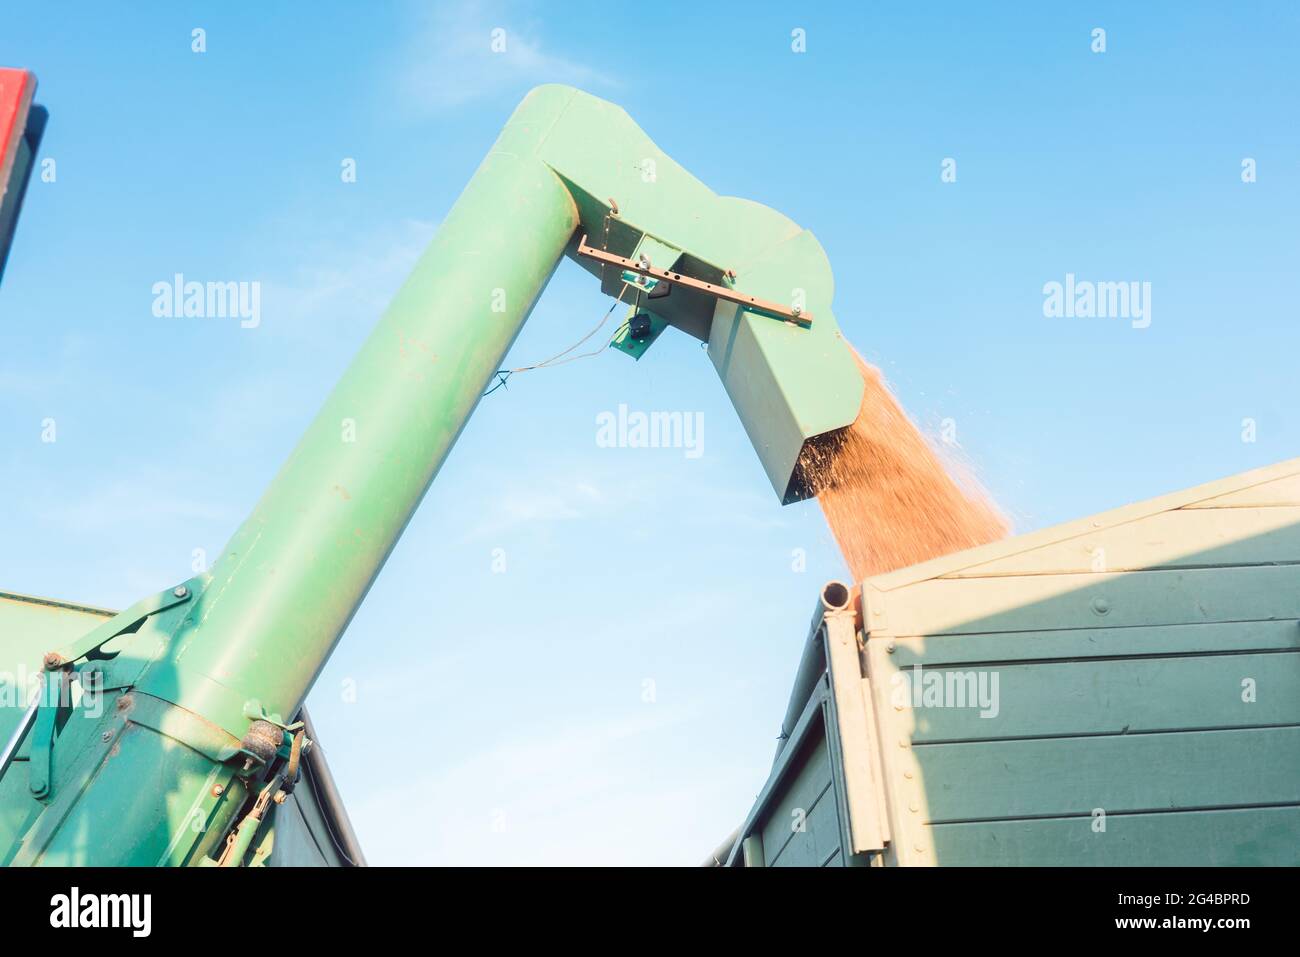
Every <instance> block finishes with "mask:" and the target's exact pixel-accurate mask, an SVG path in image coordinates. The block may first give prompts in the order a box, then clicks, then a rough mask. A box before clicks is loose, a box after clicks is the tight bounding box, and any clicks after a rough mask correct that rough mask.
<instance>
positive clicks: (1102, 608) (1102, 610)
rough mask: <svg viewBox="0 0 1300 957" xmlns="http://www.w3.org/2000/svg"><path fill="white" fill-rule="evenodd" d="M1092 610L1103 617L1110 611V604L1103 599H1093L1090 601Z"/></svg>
mask: <svg viewBox="0 0 1300 957" xmlns="http://www.w3.org/2000/svg"><path fill="white" fill-rule="evenodd" d="M1092 610H1093V611H1095V612H1096V613H1097V614H1099V615H1104V614H1106V613H1107V612H1108V611H1110V602H1108V601H1107V600H1106V599H1104V598H1094V599H1093V600H1092Z"/></svg>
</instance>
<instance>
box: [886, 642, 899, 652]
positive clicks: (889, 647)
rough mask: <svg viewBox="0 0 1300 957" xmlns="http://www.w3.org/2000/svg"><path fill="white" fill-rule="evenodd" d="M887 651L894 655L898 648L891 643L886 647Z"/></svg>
mask: <svg viewBox="0 0 1300 957" xmlns="http://www.w3.org/2000/svg"><path fill="white" fill-rule="evenodd" d="M885 650H886V651H887V652H889V653H890V654H891V655H892V654H893V653H894V652H895V651H897V650H898V646H897V645H895V644H894V643H893V642H892V641H891V642H890V643H889V644H888V645H887V646H886V647H885Z"/></svg>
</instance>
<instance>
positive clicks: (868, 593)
mask: <svg viewBox="0 0 1300 957" xmlns="http://www.w3.org/2000/svg"><path fill="white" fill-rule="evenodd" d="M860 613H861V619H860V628H861V630H860V631H858V632H857V633H856V634H854V632H853V631H852V630H850V631H849V632H848V635H850V637H849V638H847V639H842V640H841V641H840V643H839V645H840V647H839V648H838V650H837V646H836V644H835V642H834V640H833V639H834V629H831V628H828V629H826V630H825V631H824V635H823V636H824V639H825V640H826V641H827V645H826V647H827V660H828V662H829V667H828V669H827V675H826V676H825V677H824V679H823V684H822V685H820V686H819V687H822V688H824V689H825V693H826V694H827V695H828V696H829V698H830V704H829V706H828V707H827V708H826V709H824V711H823V713H825V714H826V715H828V717H829V724H828V725H827V727H830V728H831V731H832V733H831V734H830V735H829V738H830V740H829V741H828V743H827V744H826V745H825V746H824V747H823V749H822V750H823V752H824V753H825V755H826V756H827V757H828V758H829V759H830V768H829V770H830V772H831V774H830V776H831V777H832V779H833V780H834V786H833V787H831V788H830V789H829V791H828V792H827V794H828V795H835V794H838V795H840V800H841V801H842V803H843V814H842V815H841V829H840V834H839V839H840V841H841V843H842V844H843V846H844V853H843V854H841V856H840V859H842V860H843V861H844V862H845V863H883V864H899V865H975V864H994V865H998V864H1004V865H1092V864H1098V865H1100V864H1112V865H1147V864H1151V865H1155V864H1169V865H1195V864H1206V865H1252V864H1282V865H1287V864H1290V865H1294V864H1300V459H1297V460H1293V461H1289V462H1285V463H1281V464H1279V465H1276V466H1273V467H1270V468H1267V469H1260V470H1256V471H1254V472H1248V473H1245V474H1242V475H1239V476H1236V477H1234V478H1231V479H1225V480H1223V481H1220V482H1215V483H1211V484H1209V485H1205V486H1201V487H1199V488H1195V489H1191V490H1188V491H1186V492H1180V493H1176V494H1173V495H1168V496H1165V497H1163V498H1160V499H1156V500H1153V501H1150V502H1143V503H1138V504H1135V505H1130V506H1127V507H1125V508H1121V509H1117V510H1115V511H1112V512H1107V513H1104V514H1101V515H1097V516H1094V517H1092V518H1088V519H1084V520H1081V521H1078V522H1072V523H1069V524H1066V525H1063V526H1059V527H1056V528H1053V529H1048V530H1045V531H1041V532H1036V533H1032V534H1028V535H1023V536H1020V537H1017V538H1014V539H1010V540H1008V541H1006V542H1001V543H997V544H994V545H990V546H985V547H983V548H978V549H971V550H969V551H966V552H962V553H959V554H956V555H952V556H948V557H945V558H942V559H938V560H936V561H933V562H928V563H925V564H922V565H917V566H914V567H912V568H908V569H903V570H900V571H898V572H894V573H892V574H889V575H884V576H880V577H877V578H873V579H870V580H868V581H867V582H865V583H864V584H863V588H862V602H861V608H860ZM830 618H831V616H829V615H828V616H827V621H828V623H829V622H830ZM843 633H844V632H843V630H842V629H841V634H843ZM832 689H833V690H832ZM815 697H816V695H815V694H814V698H815ZM810 704H811V702H810ZM778 778H779V779H780V780H778ZM799 780H800V778H799V777H798V776H794V775H789V774H788V772H786V773H784V774H782V775H778V774H776V773H774V774H773V777H772V779H770V780H769V785H768V788H767V789H765V792H764V796H763V798H762V799H761V800H760V804H759V806H757V807H756V808H755V811H754V812H753V813H752V814H751V822H750V824H748V825H747V828H746V830H745V833H746V834H750V833H752V832H753V830H754V829H755V828H762V829H763V844H764V846H765V847H766V845H768V844H769V843H770V842H772V841H773V838H772V837H771V836H770V833H769V832H770V831H771V830H772V829H773V828H774V827H775V826H776V824H775V823H774V822H778V818H779V815H778V814H777V813H776V811H777V810H778V809H782V808H784V805H785V804H788V803H790V802H791V800H793V801H794V802H795V803H798V801H799V800H800V797H799V795H798V794H796V793H795V785H796V783H797V782H798V781H799ZM783 782H789V783H783ZM769 792H770V793H769ZM779 823H780V824H781V826H784V827H786V828H789V826H790V825H789V823H788V819H781V820H780V821H779ZM810 840H812V839H811V838H809V836H808V835H807V834H806V833H804V834H800V835H798V836H797V837H796V839H795V840H794V844H793V846H795V847H798V846H799V843H800V842H802V843H804V844H807V843H809V842H810ZM816 846H817V848H818V852H819V853H820V852H821V850H822V849H824V848H823V846H824V847H826V848H828V847H829V843H828V842H827V841H826V840H825V839H821V840H820V843H818V844H816ZM853 851H857V852H858V853H857V854H854V853H852V852H853ZM784 853H785V854H789V853H790V851H789V850H787V851H785V852H784ZM828 853H829V852H828ZM814 856H815V855H814ZM764 857H765V858H767V860H765V863H777V864H779V863H781V859H780V858H779V857H777V858H773V857H772V855H771V854H770V853H765V855H764ZM795 860H796V859H795V858H792V859H791V861H790V862H791V863H794V862H795ZM736 862H737V863H738V862H739V859H738V858H737V860H736ZM799 862H800V863H803V862H804V861H803V860H799ZM755 863H757V861H755Z"/></svg>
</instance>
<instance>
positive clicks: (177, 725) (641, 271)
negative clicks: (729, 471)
mask: <svg viewBox="0 0 1300 957" xmlns="http://www.w3.org/2000/svg"><path fill="white" fill-rule="evenodd" d="M565 255H567V256H569V257H570V258H572V259H574V260H575V261H577V262H578V263H579V264H580V265H582V266H583V267H584V268H586V269H587V270H588V271H589V272H591V273H592V274H593V275H595V276H597V277H598V278H599V279H600V281H601V286H602V289H603V290H604V291H606V292H607V293H609V294H610V295H612V296H619V295H620V294H621V293H623V292H625V291H626V290H629V289H630V290H634V291H635V292H636V293H637V295H636V297H635V298H636V299H637V300H638V301H639V302H640V304H641V308H639V309H637V310H635V313H636V315H635V317H634V321H629V323H628V324H627V326H626V327H624V328H623V329H622V331H621V332H620V335H619V337H618V339H617V341H616V342H615V343H614V345H615V346H616V347H617V348H619V349H621V350H622V351H624V352H627V353H629V354H631V355H633V356H634V357H638V358H639V356H640V355H641V354H642V353H643V352H644V351H645V349H646V348H648V347H649V346H650V344H651V343H652V342H653V341H654V339H655V338H656V337H657V336H658V335H659V334H660V332H662V331H663V329H664V328H665V327H666V326H668V325H672V326H676V327H677V328H679V329H681V330H682V331H684V332H686V333H688V334H690V335H693V336H696V337H697V338H699V339H701V340H703V341H705V342H707V343H708V353H709V356H710V358H711V359H712V361H713V364H714V366H715V367H716V368H717V371H718V374H719V376H720V377H721V379H722V383H723V385H724V387H725V388H726V390H727V393H728V395H729V396H730V397H731V400H732V402H733V403H734V404H735V406H736V410H737V412H738V413H739V415H740V420H741V422H742V423H743V424H744V427H745V430H746V431H747V433H748V434H749V436H750V439H751V440H752V442H753V444H754V447H755V449H756V450H757V452H758V455H759V458H760V459H761V461H762V464H763V467H764V469H765V470H766V472H767V475H768V477H769V479H770V480H771V482H772V485H773V487H774V488H775V490H776V493H777V495H778V496H779V497H780V499H781V501H782V502H792V501H796V500H798V499H800V498H804V497H806V496H807V495H808V494H809V489H808V488H807V484H806V482H805V480H804V477H803V476H802V475H801V474H800V472H799V469H798V459H799V452H800V450H801V449H802V447H803V445H804V443H805V442H807V441H808V440H809V439H811V438H813V437H815V436H818V435H822V434H824V433H828V432H832V431H834V430H837V429H840V428H843V427H845V426H847V425H848V424H850V423H851V422H852V421H853V420H854V418H855V417H856V415H857V412H858V408H859V404H860V402H861V400H862V394H863V383H862V380H861V377H860V374H859V372H858V370H857V368H856V365H855V363H854V360H853V357H852V355H851V353H850V351H849V349H848V348H847V345H846V344H845V342H844V341H843V339H842V338H841V336H840V333H839V329H838V328H837V326H836V324H835V319H834V317H833V315H832V313H831V298H832V293H833V287H832V278H831V271H830V268H829V265H828V263H827V260H826V256H825V253H824V252H823V251H822V248H821V246H820V245H819V244H818V242H817V240H816V239H814V238H813V236H812V234H811V233H810V232H808V231H807V230H804V229H802V228H801V227H799V226H798V225H796V224H795V223H793V222H791V221H790V220H789V219H787V218H786V217H784V216H782V215H781V214H780V213H777V212H775V211H774V210H771V209H769V208H767V207H765V206H762V205H759V204H757V203H754V202H750V201H747V200H742V199H735V198H731V197H723V196H718V195H716V194H714V193H713V192H711V191H710V190H709V189H708V188H706V187H705V186H704V185H703V184H702V183H700V182H699V181H698V180H696V179H695V178H694V177H692V176H691V175H690V174H689V173H687V172H686V171H685V170H684V169H683V168H682V167H680V166H679V165H677V164H676V163H675V162H673V161H672V160H671V159H670V158H668V157H667V156H665V155H664V154H663V153H662V152H661V151H660V150H659V148H658V147H656V146H655V144H654V143H653V142H652V141H651V140H650V138H649V137H647V136H646V135H645V133H644V132H642V130H641V129H640V128H639V127H637V125H636V124H635V123H633V122H632V120H631V119H630V118H629V117H628V115H627V114H626V113H625V112H624V111H623V110H622V109H620V108H619V107H617V106H615V105H613V104H611V103H607V102H605V101H603V100H600V99H597V98H595V97H592V96H589V95H587V94H585V93H582V92H580V91H578V90H575V89H572V88H569V87H564V86H543V87H539V88H537V89H535V90H533V91H532V92H531V93H529V94H528V96H527V97H525V99H524V100H523V102H522V103H521V104H520V105H519V107H518V108H517V109H516V110H515V112H514V114H513V115H512V116H511V118H510V120H509V122H507V124H506V126H505V128H504V129H503V130H502V132H501V135H500V137H499V138H498V139H497V141H496V143H495V144H494V145H493V147H492V149H491V150H490V152H489V153H488V155H487V157H486V158H485V159H484V160H483V162H482V164H481V165H480V166H479V168H478V170H477V172H476V173H475V174H474V177H473V178H472V179H471V180H470V182H469V184H468V185H467V186H466V187H465V190H464V192H463V193H462V194H461V196H460V198H459V199H458V200H457V201H456V204H455V205H454V206H453V207H452V209H451V211H450V212H449V213H448V214H447V217H446V219H445V220H444V222H443V223H442V225H441V227H440V228H439V229H438V232H437V235H436V236H435V237H434V239H433V241H432V243H431V244H430V246H429V248H428V249H427V250H426V251H425V253H424V255H423V256H422V257H421V259H420V260H419V263H418V264H417V265H416V267H415V270H414V272H413V273H412V275H411V277H410V278H409V279H408V280H407V282H406V284H405V285H404V286H403V287H402V289H401V290H400V291H399V292H398V294H397V296H396V298H395V299H394V301H393V303H392V305H391V306H390V307H389V309H388V311H387V312H386V313H385V314H384V316H383V317H382V319H381V320H380V321H379V324H378V325H377V326H376V328H375V330H374V332H373V333H372V334H371V336H370V338H369V339H368V340H367V342H366V343H365V345H364V346H363V347H362V349H361V352H360V353H359V355H358V356H357V357H356V359H355V360H354V361H353V363H352V365H351V367H350V368H349V369H348V370H347V372H346V373H345V374H344V375H343V378H342V379H341V380H340V382H339V383H338V385H337V386H336V387H335V389H334V391H333V393H332V394H331V395H330V396H329V398H328V399H327V400H326V401H325V405H324V408H322V410H321V412H320V414H319V415H318V416H317V417H316V419H315V421H314V422H313V423H312V424H311V426H310V427H309V428H308V429H307V432H306V434H305V435H304V436H303V437H302V439H301V441H299V443H298V446H297V448H295V449H294V451H293V453H292V454H291V455H290V457H289V460H288V461H287V462H286V463H285V465H284V467H283V468H282V469H281V470H280V472H279V474H278V475H277V476H276V478H275V480H274V481H273V482H272V483H271V486H270V488H269V489H267V491H266V493H265V494H264V495H263V497H262V499H261V501H260V502H259V503H258V504H257V507H256V508H255V509H254V511H253V513H252V515H250V516H249V518H248V519H247V520H246V521H245V522H244V524H243V525H242V526H241V527H240V528H239V530H238V531H237V532H236V533H235V535H234V537H233V538H232V539H231V541H230V543H229V545H228V546H227V547H226V549H225V550H224V551H223V553H222V554H221V556H220V558H219V559H218V561H217V562H216V563H215V565H214V566H213V568H212V569H211V572H210V573H209V574H204V575H201V576H198V577H196V578H193V579H191V580H189V581H186V582H184V583H182V584H180V585H178V586H176V587H175V588H173V589H168V590H167V591H165V592H163V593H161V594H160V595H157V596H154V597H151V598H146V599H145V600H143V601H142V602H140V603H138V604H137V605H135V606H133V607H132V608H131V609H128V610H127V611H125V612H123V613H121V614H120V615H118V616H116V617H114V618H112V619H109V620H108V621H106V622H104V623H103V624H101V625H100V626H99V627H97V628H96V629H95V630H94V631H93V632H91V633H90V634H88V635H86V636H85V637H83V638H81V639H80V640H78V641H76V642H73V643H71V644H69V645H68V646H66V647H62V648H52V649H48V652H47V653H46V655H45V660H44V664H43V676H44V680H43V689H44V690H43V694H42V697H41V700H40V701H39V702H38V704H37V705H35V706H33V708H32V709H31V710H30V711H29V712H28V713H27V714H26V715H25V716H24V717H23V718H22V719H21V720H10V721H9V722H8V725H9V726H11V727H14V728H16V730H15V732H14V734H13V735H12V736H11V737H10V742H9V746H8V747H7V748H6V751H5V756H4V762H3V767H0V774H2V775H3V777H0V852H2V853H3V855H4V857H3V860H5V861H6V862H8V863H16V864H101V865H124V864H143V865H153V864H211V863H217V862H220V863H222V864H228V865H229V864H240V863H244V862H245V861H244V855H245V854H246V851H247V848H248V847H249V845H250V842H251V841H252V838H253V835H254V834H255V832H256V831H257V828H258V825H259V824H260V822H261V821H262V819H263V817H264V815H265V814H266V813H267V811H268V808H270V807H271V802H272V801H274V800H276V799H277V798H278V796H280V795H282V793H283V792H284V791H286V790H288V789H291V788H292V786H293V783H294V781H295V780H296V778H297V768H298V762H299V761H300V760H301V758H302V755H303V753H304V749H306V748H309V746H310V745H309V742H308V741H307V740H306V738H305V736H304V733H303V732H304V728H303V726H302V722H301V720H300V712H301V709H302V705H303V701H304V699H305V697H306V695H307V692H308V690H309V689H310V688H311V686H312V683H313V682H314V681H315V679H316V676H317V675H318V674H319V673H320V671H321V669H322V667H323V666H324V664H325V662H326V660H327V659H328V657H329V655H330V652H331V651H332V650H333V648H334V646H335V644H336V643H337V642H338V640H339V637H340V636H341V635H342V634H343V631H344V629H345V628H346V627H347V624H348V622H349V621H350V620H351V618H352V616H353V614H354V613H355V612H356V609H357V607H358V606H359V605H360V603H361V601H362V599H363V598H364V597H365V594H366V591H367V590H368V589H369V587H370V584H371V582H373V581H374V579H375V576H376V575H377V574H378V573H379V570H380V568H381V567H382V566H383V563H384V560H385V559H386V558H387V556H388V554H389V552H390V551H391V550H392V548H393V546H394V544H395V543H396V542H397V539H398V537H399V536H400V535H401V533H402V530H403V528H404V527H405V525H406V523H407V521H408V520H409V519H410V517H411V514H412V512H413V511H414V510H415V508H416V506H417V505H418V504H419V502H420V499H421V498H422V496H423V495H424V493H425V491H426V490H427V489H428V487H429V485H430V483H431V482H432V481H433V478H434V476H435V475H436V473H437V471H438V468H439V467H440V466H441V464H442V462H443V460H444V459H445V458H446V456H447V453H448V451H449V450H450V449H451V446H452V444H453V443H454V442H455V441H456V437H457V436H458V435H459V434H460V430H461V429H462V428H463V427H464V425H465V422H466V420H467V419H468V418H469V416H470V413H472V412H473V410H474V408H475V406H476V405H477V403H478V401H479V399H480V398H481V396H482V394H483V392H484V389H485V388H486V387H487V386H488V384H489V383H490V381H491V380H492V378H493V376H494V374H495V373H496V372H497V371H498V370H499V369H500V367H501V363H502V360H503V359H504V357H505V354H506V351H507V350H508V349H509V347H510V344H511V343H512V342H513V341H514V339H515V336H516V335H517V333H518V332H519V329H520V327H521V326H522V325H523V323H524V320H525V319H526V318H527V317H528V314H529V312H530V311H531V310H532V307H533V305H534V303H535V302H536V301H537V298H538V297H539V296H540V295H541V292H542V290H543V288H544V287H545V285H546V283H547V281H548V279H549V278H550V276H551V274H552V273H553V271H554V270H555V268H556V266H557V264H558V263H559V261H560V259H561V258H562V257H563V256H565ZM631 298H632V297H624V301H629V299H631ZM33 664H35V663H33ZM7 710H10V711H13V710H15V709H7ZM83 719H84V720H83Z"/></svg>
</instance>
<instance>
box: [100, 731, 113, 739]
mask: <svg viewBox="0 0 1300 957" xmlns="http://www.w3.org/2000/svg"><path fill="white" fill-rule="evenodd" d="M99 738H100V740H101V741H112V740H113V732H112V731H105V732H104V733H103V734H101V735H100V736H99Z"/></svg>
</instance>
